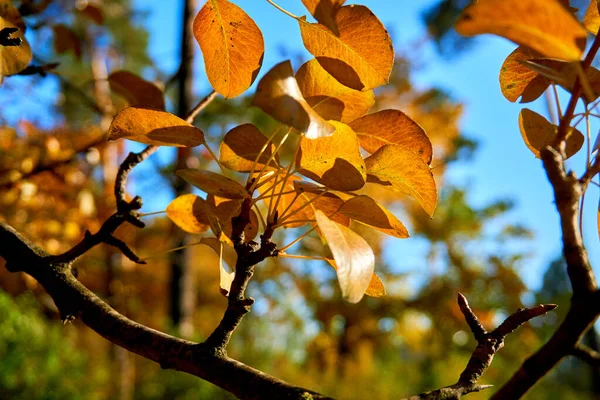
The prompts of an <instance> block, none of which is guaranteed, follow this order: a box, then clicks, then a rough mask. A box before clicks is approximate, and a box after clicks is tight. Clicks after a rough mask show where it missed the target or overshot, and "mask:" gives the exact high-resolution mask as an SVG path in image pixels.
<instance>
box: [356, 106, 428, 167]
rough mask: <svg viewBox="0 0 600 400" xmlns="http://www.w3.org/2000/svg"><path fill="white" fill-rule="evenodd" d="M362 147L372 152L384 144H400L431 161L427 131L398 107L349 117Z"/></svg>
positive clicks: (426, 160) (424, 159)
mask: <svg viewBox="0 0 600 400" xmlns="http://www.w3.org/2000/svg"><path fill="white" fill-rule="evenodd" d="M350 127H351V128H352V129H353V130H354V132H356V134H357V135H358V140H359V141H360V145H361V147H362V148H363V149H365V150H366V151H368V152H369V153H375V152H376V151H377V150H379V149H380V148H381V147H383V146H385V145H387V144H394V145H399V146H404V147H406V148H407V149H410V150H412V151H413V152H415V153H417V154H419V155H420V156H421V158H422V159H423V161H425V162H426V163H427V164H430V163H431V157H432V154H433V149H432V147H431V142H430V141H429V138H428V137H427V134H426V133H425V131H424V130H423V128H421V127H420V126H419V124H417V123H416V122H415V121H413V120H412V119H411V118H410V117H408V116H407V115H406V114H404V113H403V112H402V111H399V110H382V111H379V112H376V113H374V114H369V115H365V116H364V117H362V118H359V119H357V120H356V121H352V122H351V123H350Z"/></svg>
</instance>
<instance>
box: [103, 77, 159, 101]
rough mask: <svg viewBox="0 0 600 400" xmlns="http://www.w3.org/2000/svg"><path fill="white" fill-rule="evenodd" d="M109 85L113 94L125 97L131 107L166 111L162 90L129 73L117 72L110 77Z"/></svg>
mask: <svg viewBox="0 0 600 400" xmlns="http://www.w3.org/2000/svg"><path fill="white" fill-rule="evenodd" d="M108 83H109V84H110V88H111V90H112V91H113V92H115V93H117V94H119V95H121V96H123V97H124V98H125V100H127V102H128V103H129V105H131V106H136V105H140V106H145V107H149V108H155V109H159V110H164V109H165V99H164V95H163V92H162V90H160V89H159V88H158V87H157V86H156V85H155V84H153V83H151V82H148V81H147V80H144V79H142V78H140V77H139V76H137V75H136V74H134V73H131V72H128V71H115V72H113V73H112V74H110V75H109V76H108Z"/></svg>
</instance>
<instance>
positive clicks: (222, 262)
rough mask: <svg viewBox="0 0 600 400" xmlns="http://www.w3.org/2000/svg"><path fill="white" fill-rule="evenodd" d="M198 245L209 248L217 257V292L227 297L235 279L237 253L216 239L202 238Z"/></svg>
mask: <svg viewBox="0 0 600 400" xmlns="http://www.w3.org/2000/svg"><path fill="white" fill-rule="evenodd" d="M200 244H203V245H205V246H208V247H210V248H211V249H212V250H213V251H214V252H215V253H216V254H217V255H218V256H219V291H220V292H221V294H222V295H223V296H225V297H227V296H228V295H229V291H230V290H231V283H232V282H233V278H235V265H236V263H237V253H236V252H235V251H234V250H233V249H232V248H231V247H228V246H223V243H222V242H220V241H219V240H218V239H216V238H202V239H201V240H200Z"/></svg>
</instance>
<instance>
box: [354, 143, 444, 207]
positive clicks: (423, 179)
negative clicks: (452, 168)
mask: <svg viewBox="0 0 600 400" xmlns="http://www.w3.org/2000/svg"><path fill="white" fill-rule="evenodd" d="M365 164H366V165H367V180H368V182H372V183H376V184H379V185H382V186H387V187H389V188H390V189H392V190H394V191H397V192H400V193H405V194H408V195H409V196H412V197H414V198H415V199H417V201H418V202H419V204H420V205H421V207H423V209H424V210H425V211H426V212H427V214H429V215H430V216H433V212H434V210H435V207H436V205H437V188H436V186H435V180H434V179H433V174H432V172H431V169H430V168H429V166H428V165H427V164H426V163H425V162H424V161H423V159H422V158H421V157H420V156H418V155H417V154H416V153H414V152H412V151H411V150H409V149H406V148H404V147H401V146H394V145H387V146H383V147H382V148H380V149H379V150H377V151H376V152H375V153H374V154H373V155H372V156H371V157H369V158H367V159H366V160H365Z"/></svg>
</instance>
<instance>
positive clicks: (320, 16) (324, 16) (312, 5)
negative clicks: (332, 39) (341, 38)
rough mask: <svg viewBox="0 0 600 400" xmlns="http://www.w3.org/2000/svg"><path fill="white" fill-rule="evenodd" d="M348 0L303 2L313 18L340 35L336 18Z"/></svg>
mask: <svg viewBox="0 0 600 400" xmlns="http://www.w3.org/2000/svg"><path fill="white" fill-rule="evenodd" d="M345 2H346V0H302V3H303V4H304V6H305V7H306V9H307V10H308V12H310V13H311V15H312V16H313V17H315V19H316V20H317V21H319V22H320V23H321V24H323V25H325V26H326V27H328V28H329V29H330V30H331V31H332V32H333V33H335V34H336V35H339V31H338V27H337V24H336V22H335V16H336V14H337V12H338V10H339V9H340V8H341V7H342V5H343V4H344V3H345Z"/></svg>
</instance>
